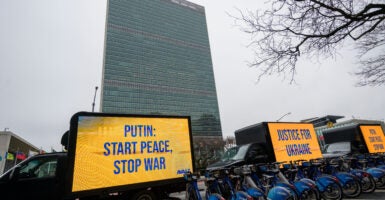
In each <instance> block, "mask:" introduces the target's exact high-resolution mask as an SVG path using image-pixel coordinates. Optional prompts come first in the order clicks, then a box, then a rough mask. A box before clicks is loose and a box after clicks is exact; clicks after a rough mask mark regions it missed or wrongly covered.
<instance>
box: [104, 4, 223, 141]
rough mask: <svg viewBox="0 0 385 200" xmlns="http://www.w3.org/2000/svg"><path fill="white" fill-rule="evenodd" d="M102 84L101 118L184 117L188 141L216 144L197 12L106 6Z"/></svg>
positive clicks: (212, 91)
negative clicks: (111, 115)
mask: <svg viewBox="0 0 385 200" xmlns="http://www.w3.org/2000/svg"><path fill="white" fill-rule="evenodd" d="M102 84H103V85H102V100H101V110H102V112H113V113H130V114H158V115H187V116H191V124H192V133H193V136H194V139H195V138H201V137H202V139H203V138H205V139H208V138H217V139H218V138H220V140H222V130H221V124H220V117H219V109H218V100H217V94H216V88H215V81H214V73H213V67H212V61H211V53H210V45H209V39H208V32H207V25H206V16H205V10H204V7H202V6H199V5H196V4H193V3H190V2H188V1H185V0H120V1H108V6H107V21H106V38H105V50H104V67H103V80H102ZM195 142H196V141H194V143H195ZM198 146H199V145H198Z"/></svg>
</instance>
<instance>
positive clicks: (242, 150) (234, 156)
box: [221, 145, 249, 161]
mask: <svg viewBox="0 0 385 200" xmlns="http://www.w3.org/2000/svg"><path fill="white" fill-rule="evenodd" d="M248 147H249V145H242V146H236V147H232V148H230V149H228V150H227V151H226V152H225V153H224V154H223V156H222V158H221V160H222V161H227V160H241V159H244V158H245V155H246V152H247V149H248Z"/></svg>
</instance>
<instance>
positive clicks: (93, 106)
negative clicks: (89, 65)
mask: <svg viewBox="0 0 385 200" xmlns="http://www.w3.org/2000/svg"><path fill="white" fill-rule="evenodd" d="M97 91H98V86H96V87H95V95H94V101H93V102H92V112H94V108H95V99H96V92H97Z"/></svg>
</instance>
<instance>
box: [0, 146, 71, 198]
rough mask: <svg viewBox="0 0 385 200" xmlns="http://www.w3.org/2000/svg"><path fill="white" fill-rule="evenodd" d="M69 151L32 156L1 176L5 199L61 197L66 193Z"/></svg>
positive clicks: (0, 181)
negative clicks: (65, 177)
mask: <svg viewBox="0 0 385 200" xmlns="http://www.w3.org/2000/svg"><path fill="white" fill-rule="evenodd" d="M66 161H67V153H64V152H63V153H49V154H41V155H36V156H34V157H31V158H29V159H27V160H25V161H23V162H21V163H19V164H18V165H17V166H15V167H14V168H12V169H10V170H8V171H7V172H5V173H4V174H3V175H2V176H1V177H0V193H1V194H2V196H3V195H4V196H5V197H6V198H5V199H38V198H39V199H42V198H43V199H59V197H60V196H62V195H63V193H64V174H65V168H66V163H67V162H66Z"/></svg>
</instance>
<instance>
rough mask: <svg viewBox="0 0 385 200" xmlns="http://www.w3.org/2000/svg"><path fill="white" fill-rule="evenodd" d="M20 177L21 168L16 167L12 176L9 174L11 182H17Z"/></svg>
mask: <svg viewBox="0 0 385 200" xmlns="http://www.w3.org/2000/svg"><path fill="white" fill-rule="evenodd" d="M19 175H20V166H16V167H15V168H14V169H13V170H12V172H11V174H9V180H10V181H15V180H17V179H18V178H19Z"/></svg>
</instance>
